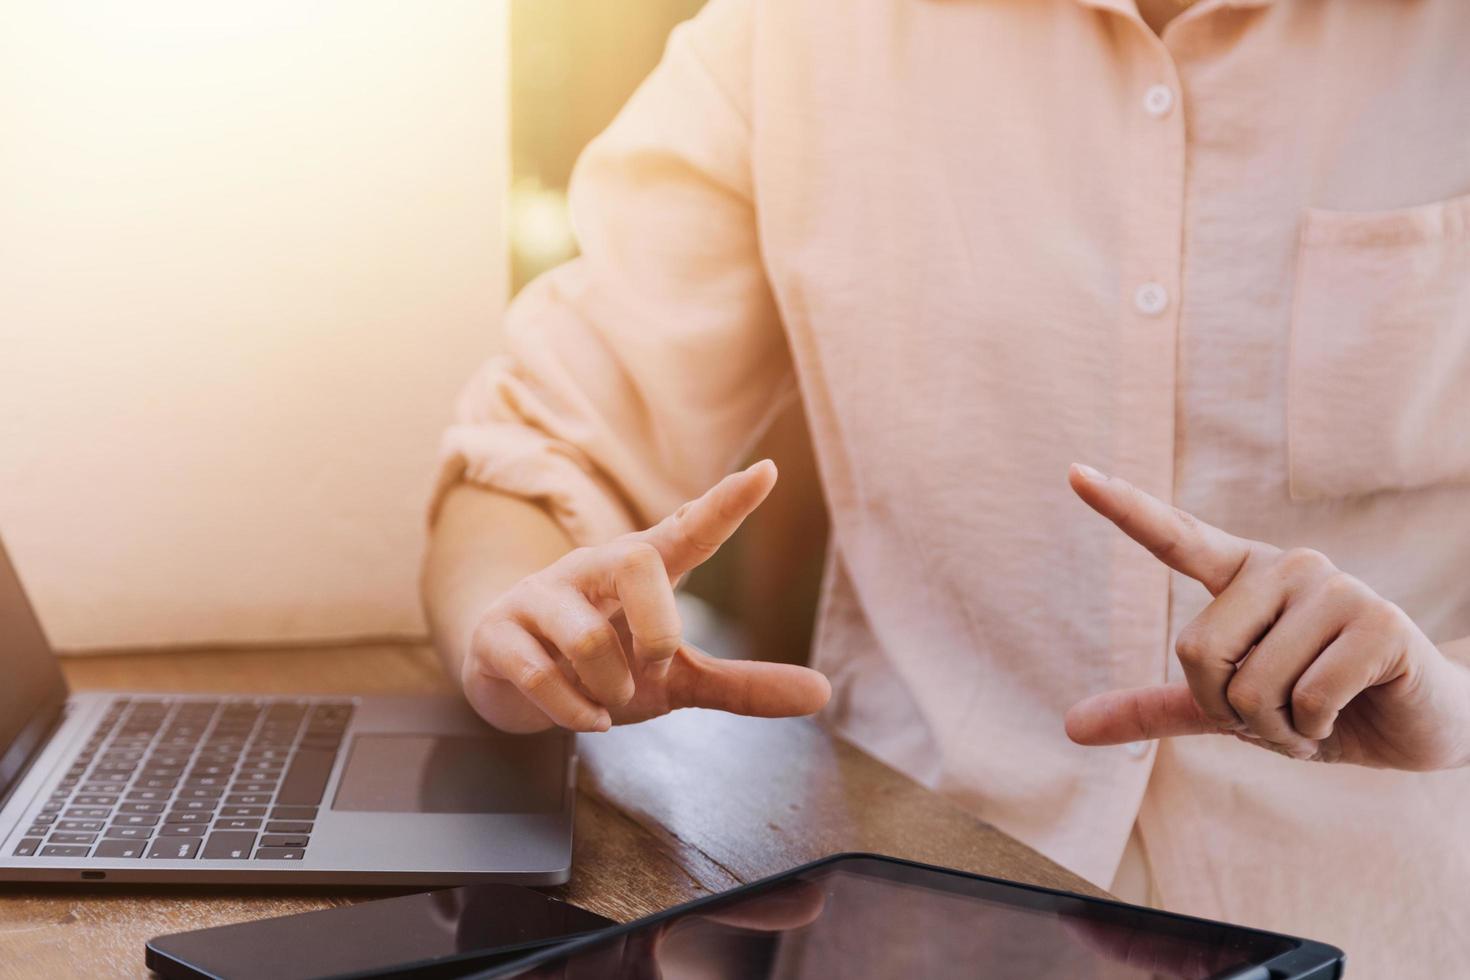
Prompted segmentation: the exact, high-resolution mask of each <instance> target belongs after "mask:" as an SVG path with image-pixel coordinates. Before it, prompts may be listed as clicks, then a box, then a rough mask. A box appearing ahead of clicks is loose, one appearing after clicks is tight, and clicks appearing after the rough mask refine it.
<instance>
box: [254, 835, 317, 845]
mask: <svg viewBox="0 0 1470 980" xmlns="http://www.w3.org/2000/svg"><path fill="white" fill-rule="evenodd" d="M310 839H311V838H309V837H307V836H306V835H305V834H266V835H265V836H264V837H262V838H261V839H260V846H261V847H305V846H306V842H307V841H309V840H310Z"/></svg>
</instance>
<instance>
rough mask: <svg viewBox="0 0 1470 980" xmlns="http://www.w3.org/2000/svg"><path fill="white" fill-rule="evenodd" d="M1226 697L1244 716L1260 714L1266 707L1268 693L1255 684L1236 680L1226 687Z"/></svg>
mask: <svg viewBox="0 0 1470 980" xmlns="http://www.w3.org/2000/svg"><path fill="white" fill-rule="evenodd" d="M1225 699H1226V700H1227V701H1229V702H1230V706H1231V707H1232V708H1234V709H1235V710H1236V711H1238V712H1239V713H1240V714H1241V715H1242V716H1244V717H1250V716H1252V715H1258V714H1260V713H1261V711H1262V709H1264V708H1265V707H1266V694H1265V692H1264V691H1262V690H1261V689H1260V688H1259V687H1257V686H1256V685H1255V684H1252V683H1249V682H1242V681H1236V682H1235V683H1233V684H1231V685H1230V686H1229V687H1228V688H1226V689H1225Z"/></svg>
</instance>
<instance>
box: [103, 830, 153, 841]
mask: <svg viewBox="0 0 1470 980" xmlns="http://www.w3.org/2000/svg"><path fill="white" fill-rule="evenodd" d="M102 836H103V837H115V838H118V839H120V840H147V839H148V838H150V837H152V836H153V828H152V827H108V828H107V829H106V830H104V831H103V832H102Z"/></svg>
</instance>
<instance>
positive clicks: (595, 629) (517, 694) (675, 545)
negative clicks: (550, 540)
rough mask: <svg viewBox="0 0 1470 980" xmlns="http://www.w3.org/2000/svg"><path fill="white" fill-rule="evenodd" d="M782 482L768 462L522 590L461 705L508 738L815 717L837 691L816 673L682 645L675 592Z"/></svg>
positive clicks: (474, 662) (507, 600)
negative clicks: (724, 715) (663, 721)
mask: <svg viewBox="0 0 1470 980" xmlns="http://www.w3.org/2000/svg"><path fill="white" fill-rule="evenodd" d="M775 483H776V467H775V465H774V464H773V463H771V462H770V461H769V460H765V461H763V462H760V463H757V464H755V465H754V466H752V467H750V468H749V469H747V470H744V471H742V472H740V473H736V474H734V475H732V476H728V477H726V478H725V479H724V480H721V481H720V482H719V483H718V484H716V485H715V486H714V487H713V488H712V489H711V490H710V491H709V492H708V493H706V494H705V495H704V496H702V497H700V498H698V499H697V500H692V501H690V502H689V503H686V504H685V505H684V506H682V507H680V508H679V509H678V510H677V511H676V512H675V513H673V514H671V515H670V516H669V517H667V518H665V519H664V520H663V521H660V522H659V523H658V524H656V525H654V526H653V527H651V528H649V529H648V530H646V531H638V532H635V533H633V534H627V535H624V536H623V537H621V538H617V539H615V540H613V541H610V542H608V543H607V544H603V545H597V546H594V547H587V548H578V549H576V550H575V551H572V552H570V553H568V554H567V555H565V556H563V557H562V558H561V559H559V560H558V561H556V562H554V563H552V564H551V565H549V566H548V567H546V568H544V569H542V570H541V571H539V572H537V573H535V574H534V575H530V576H528V577H526V578H524V579H522V580H521V581H520V582H518V583H516V584H515V585H514V586H513V587H512V588H510V589H509V590H508V591H507V592H506V593H505V594H504V595H502V596H501V597H500V598H499V599H498V600H496V602H495V604H494V605H493V606H492V607H491V608H490V610H489V612H488V613H487V614H486V615H485V617H484V618H483V619H482V620H481V621H480V623H479V625H478V626H477V627H476V629H475V632H474V637H473V639H472V641H471V644H470V650H469V655H468V656H467V657H466V658H465V661H464V670H463V674H462V681H463V684H464V691H465V696H466V697H467V698H468V699H469V702H470V704H471V705H472V706H473V707H474V709H475V710H476V711H477V712H479V714H480V715H481V716H482V717H484V718H485V719H486V720H487V721H489V722H490V723H491V724H492V725H495V726H496V727H498V728H501V729H503V730H506V731H534V730H538V729H543V728H548V727H550V726H552V725H560V726H561V727H563V728H568V729H571V730H573V731H580V732H600V731H606V730H607V729H608V728H609V727H610V726H612V725H614V724H627V723H630V722H636V721H645V720H647V719H649V718H654V717H657V716H659V715H662V714H667V713H668V712H670V711H672V710H674V709H675V708H717V709H719V710H721V711H731V712H735V713H736V714H742V715H756V716H760V717H765V718H777V717H786V716H790V715H807V714H811V713H813V712H815V711H817V710H819V709H820V708H821V707H822V706H823V705H824V704H826V703H827V698H828V697H829V696H830V695H831V688H830V686H829V685H828V683H827V679H826V678H825V677H823V676H822V675H821V674H819V673H817V672H816V671H814V670H809V669H808V668H806V667H796V666H792V665H789V664H773V663H762V662H756V661H735V660H719V659H716V658H714V657H711V656H709V655H708V654H706V653H703V652H701V651H699V650H697V649H696V648H694V647H693V646H690V645H689V644H688V643H685V642H684V639H683V628H682V625H681V623H680V621H679V612H678V609H677V607H676V606H675V604H674V586H675V585H676V584H677V583H678V581H679V579H680V577H681V576H683V575H684V574H685V573H687V572H689V571H690V570H691V569H693V568H695V567H697V566H698V565H700V564H701V563H703V562H705V561H706V560H708V559H709V558H710V556H711V555H713V554H714V553H715V552H716V551H718V550H719V548H720V546H721V545H723V544H724V543H725V541H726V540H727V539H728V538H729V537H730V535H732V534H734V533H735V530H736V528H738V527H739V526H740V524H741V522H742V521H744V520H745V518H746V517H747V516H748V515H749V514H750V513H751V512H752V511H753V510H755V509H756V507H758V506H760V504H761V502H762V501H763V500H765V498H766V495H767V494H769V493H770V491H771V487H773V486H774V485H775Z"/></svg>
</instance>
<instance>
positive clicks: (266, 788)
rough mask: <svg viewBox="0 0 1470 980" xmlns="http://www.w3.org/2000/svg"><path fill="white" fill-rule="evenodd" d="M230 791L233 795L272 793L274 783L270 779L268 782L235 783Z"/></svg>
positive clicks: (274, 787) (274, 788)
mask: <svg viewBox="0 0 1470 980" xmlns="http://www.w3.org/2000/svg"><path fill="white" fill-rule="evenodd" d="M230 790H231V791H232V792H235V793H274V792H275V791H276V781H275V780H274V779H272V780H270V781H269V782H254V783H236V784H235V785H233V786H231V787H230Z"/></svg>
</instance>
